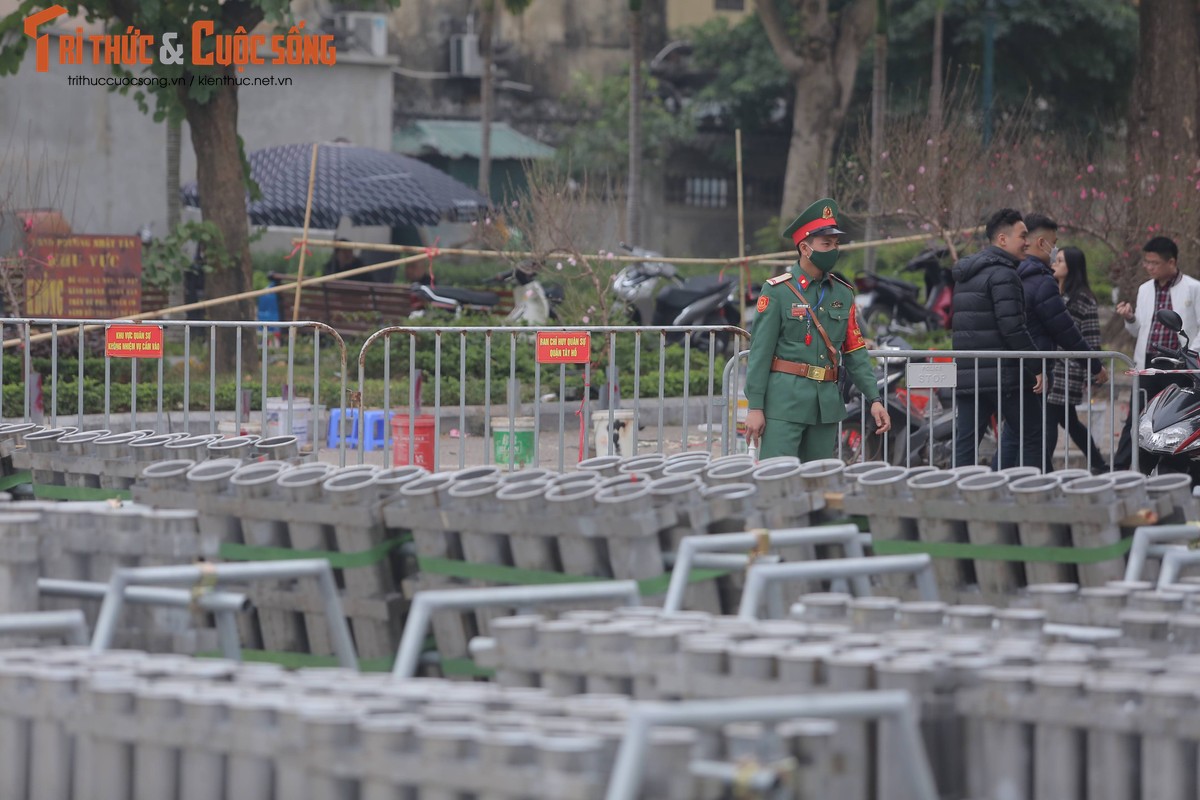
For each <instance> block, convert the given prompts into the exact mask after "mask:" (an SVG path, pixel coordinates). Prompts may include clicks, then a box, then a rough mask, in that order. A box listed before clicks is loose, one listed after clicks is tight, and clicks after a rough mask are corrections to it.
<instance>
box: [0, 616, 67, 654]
mask: <svg viewBox="0 0 1200 800" xmlns="http://www.w3.org/2000/svg"><path fill="white" fill-rule="evenodd" d="M21 633H31V634H37V635H39V636H62V637H63V638H64V639H66V641H67V644H73V645H86V644H87V641H88V632H87V619H86V618H85V617H84V616H83V612H82V611H80V610H79V609H70V610H67V611H33V612H30V613H28V614H0V635H8V634H21Z"/></svg>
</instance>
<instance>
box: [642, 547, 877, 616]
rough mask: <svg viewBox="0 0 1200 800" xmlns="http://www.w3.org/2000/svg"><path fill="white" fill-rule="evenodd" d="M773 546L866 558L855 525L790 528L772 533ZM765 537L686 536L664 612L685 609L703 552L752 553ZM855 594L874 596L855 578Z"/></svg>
mask: <svg viewBox="0 0 1200 800" xmlns="http://www.w3.org/2000/svg"><path fill="white" fill-rule="evenodd" d="M767 535H768V537H769V541H770V544H771V545H772V546H778V545H785V546H786V545H800V544H809V545H815V544H840V545H841V546H842V548H843V550H844V551H845V553H846V555H847V556H848V557H850V558H862V557H863V548H862V543H861V541H860V540H859V538H858V537H859V532H858V527H857V526H855V525H830V526H828V527H824V528H786V529H783V530H778V531H770V532H769V533H768V534H767ZM760 536H761V534H760V533H759V532H756V531H747V532H744V533H717V534H710V535H703V536H685V537H683V539H682V540H681V541H680V543H679V549H678V552H677V553H676V555H675V566H674V568H672V570H671V583H670V584H669V585H668V587H667V597H666V600H665V601H664V602H663V611H664V612H665V613H667V614H675V613H678V612H679V611H680V610H681V609H682V607H683V597H684V593H685V592H686V591H687V587H688V581H689V580H690V579H691V572H692V568H693V567H695V566H697V560H696V559H697V555H698V554H700V553H718V552H723V551H728V550H744V551H745V550H750V549H751V548H754V547H756V546H757V545H758V544H759V541H760ZM854 581H855V584H854V588H855V592H856V593H857V594H860V595H865V594H869V593H870V584H869V582H868V581H867V579H866V577H864V576H856V577H855V578H854Z"/></svg>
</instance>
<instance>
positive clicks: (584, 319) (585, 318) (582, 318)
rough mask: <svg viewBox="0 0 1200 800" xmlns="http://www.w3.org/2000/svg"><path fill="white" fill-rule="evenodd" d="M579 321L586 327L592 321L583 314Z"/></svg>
mask: <svg viewBox="0 0 1200 800" xmlns="http://www.w3.org/2000/svg"><path fill="white" fill-rule="evenodd" d="M579 321H580V322H582V323H583V324H584V325H587V324H588V323H589V322H591V321H592V318H591V317H589V316H588V315H587V314H584V315H583V316H582V317H580V318H579Z"/></svg>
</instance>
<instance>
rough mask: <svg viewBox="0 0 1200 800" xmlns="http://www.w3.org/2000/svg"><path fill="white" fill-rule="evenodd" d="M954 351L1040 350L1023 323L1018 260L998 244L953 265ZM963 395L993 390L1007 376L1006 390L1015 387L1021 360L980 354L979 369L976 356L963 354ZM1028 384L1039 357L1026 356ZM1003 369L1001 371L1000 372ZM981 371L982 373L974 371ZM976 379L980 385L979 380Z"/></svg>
mask: <svg viewBox="0 0 1200 800" xmlns="http://www.w3.org/2000/svg"><path fill="white" fill-rule="evenodd" d="M953 274H954V304H953V307H952V308H953V311H954V321H953V328H954V335H953V340H952V341H953V343H954V349H955V350H1000V351H1004V350H1037V349H1038V347H1037V345H1036V344H1035V343H1034V341H1033V337H1032V336H1030V335H1029V328H1028V326H1027V325H1026V323H1025V292H1024V290H1023V289H1022V288H1021V278H1020V276H1018V275H1017V259H1015V258H1013V257H1012V256H1010V255H1009V254H1008V253H1006V252H1004V251H1003V250H1001V249H1000V248H999V247H995V246H991V245H989V246H988V247H985V248H984V249H983V250H980V251H979V252H978V253H976V254H974V255H971V256H967V257H966V258H964V259H961V260H960V261H959V262H958V263H957V264H955V265H954V270H953ZM955 360H956V361H957V364H958V387H957V388H956V389H955V391H956V392H957V393H959V394H973V393H974V392H975V387H976V386H978V387H979V389H980V390H985V389H992V390H995V388H996V386H997V385H998V383H997V382H998V378H999V377H1003V381H1004V390H1005V392H1007V391H1008V390H1010V389H1011V390H1013V391H1016V390H1017V386H1018V372H1017V371H1018V369H1019V366H1018V364H1019V362H1018V361H1017V359H1014V358H1007V359H1001V360H1000V366H999V367H998V366H997V362H996V361H994V360H990V359H983V358H981V359H979V362H978V369H977V368H976V362H975V360H974V359H972V358H966V357H959V358H957V359H955ZM1024 367H1025V373H1026V376H1025V384H1024V385H1025V386H1026V388H1028V387H1031V386H1032V385H1033V380H1034V378H1035V377H1036V376H1037V374H1038V372H1040V371H1041V361H1040V360H1037V361H1025V362H1024ZM1001 370H1002V371H1003V372H1001ZM976 372H978V375H976ZM976 378H978V384H976Z"/></svg>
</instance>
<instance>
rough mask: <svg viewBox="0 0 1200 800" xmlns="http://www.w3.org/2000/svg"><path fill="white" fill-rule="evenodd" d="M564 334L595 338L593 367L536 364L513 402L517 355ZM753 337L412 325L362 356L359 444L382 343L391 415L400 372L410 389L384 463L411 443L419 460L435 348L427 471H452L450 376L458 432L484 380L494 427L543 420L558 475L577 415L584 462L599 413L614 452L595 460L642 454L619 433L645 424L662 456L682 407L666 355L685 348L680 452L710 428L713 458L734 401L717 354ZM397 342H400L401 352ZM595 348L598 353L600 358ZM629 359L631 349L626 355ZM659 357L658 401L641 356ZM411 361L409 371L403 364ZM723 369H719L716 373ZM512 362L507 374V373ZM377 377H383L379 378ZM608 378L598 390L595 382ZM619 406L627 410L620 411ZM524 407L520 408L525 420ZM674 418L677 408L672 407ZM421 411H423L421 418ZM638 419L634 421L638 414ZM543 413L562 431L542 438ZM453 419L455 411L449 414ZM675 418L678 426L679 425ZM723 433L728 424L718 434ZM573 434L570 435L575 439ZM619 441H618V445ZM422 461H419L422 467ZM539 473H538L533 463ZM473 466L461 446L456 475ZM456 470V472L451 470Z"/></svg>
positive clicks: (538, 437) (676, 329) (713, 331)
mask: <svg viewBox="0 0 1200 800" xmlns="http://www.w3.org/2000/svg"><path fill="white" fill-rule="evenodd" d="M538 332H541V333H559V334H573V333H574V334H587V335H588V338H589V347H590V351H591V352H590V357H589V358H588V360H587V361H585V362H582V363H577V364H571V365H568V364H566V363H554V364H550V363H547V364H543V363H536V362H535V365H534V374H533V390H532V395H531V396H532V402H525V403H519V402H518V398H513V397H511V395H513V394H514V393H517V392H519V391H520V389H519V387H518V386H517V381H518V375H517V354H518V352H520V351H527V352H532V351H534V350H535V348H536V347H537V338H536V336H537V333H538ZM451 337H456V338H457V340H458V346H459V357H458V364H457V365H456V366H457V368H456V369H455V367H453V366H452V367H450V368H449V369H446V368H444V366H443V363H442V351H443V345H444V343H445V342H446V341H447V339H448V338H451ZM748 337H749V334H747V333H746V331H744V330H742V329H740V328H736V327H733V326H706V325H697V326H663V327H651V326H631V325H625V326H607V327H605V326H594V327H586V326H585V327H570V328H567V327H543V328H538V329H536V331H535V330H534V329H530V328H527V327H498V328H487V327H451V328H443V327H436V328H433V327H430V328H422V327H405V326H396V327H391V328H384V329H383V330H381V331H378V332H376V333H374V334H372V335H371V336H370V337H369V338H368V339H367V341H366V342H365V343H364V344H363V347H362V350H361V351H360V353H359V357H358V382H359V395H358V397H359V409H358V423H359V426H360V428H359V437H360V441H361V438H362V437H363V436H364V435H367V434H368V431H367V429H366V428H365V427H364V424H365V423H364V420H365V416H366V408H365V405H364V403H365V401H364V400H363V397H364V395H365V391H364V389H365V384H366V381H367V379H368V375H367V371H366V364H367V358H368V355H369V354H371V353H372V351H373V349H374V348H376V347H379V346H382V347H383V348H384V354H383V375H382V377H383V380H384V399H383V405H384V408H393V405H392V401H391V388H392V381H393V375H394V374H396V373H397V372H398V373H399V374H401V375H405V376H406V377H407V386H408V393H407V394H408V397H407V398H406V399H407V401H408V410H409V415H408V421H409V424H408V427H407V441H404V440H403V439H402V440H401V441H399V442H396V441H393V438H392V435H391V430H390V429H391V424H390V423H391V420H390V418H386V419H385V420H384V423H383V425H384V431H383V437H382V445H383V450H384V460H385V461H387V460H388V453H389V451H390V450H391V448H392V447H400V446H402V445H407V453H409V454H413V453H415V452H416V450H417V431H416V428H417V421H416V420H417V417H418V414H419V410H420V409H421V402H420V400H421V398H420V397H419V396H418V395H417V384H418V382H419V381H418V375H419V373H420V370H419V369H418V367H417V354H418V352H426V348H429V349H432V350H433V352H434V365H433V375H432V376H431V378H432V383H433V407H432V409H429V410H427V411H426V413H428V414H430V415H431V416H432V424H433V441H434V443H435V447H434V448H433V453H432V457H433V463H432V464H422V466H427V467H429V468H430V469H433V470H435V471H436V470H439V469H444V468H447V465H445V464H443V462H442V458H441V452H440V447H438V446H437V445H440V441H441V435H442V425H443V416H444V414H443V412H445V411H448V410H449V409H447V408H445V407H444V406H443V405H442V400H441V397H442V391H443V386H444V384H445V383H446V381H447V380H448V379H453V380H456V381H457V383H458V386H459V388H460V391H459V403H458V414H457V421H456V424H457V427H458V430H459V431H465V430H466V427H467V402H466V394H467V392H466V388H467V386H468V384H469V383H470V382H472V381H478V380H479V379H480V378H482V380H483V382H484V397H483V409H484V410H483V413H484V417H485V425H487V426H489V427H490V426H492V425H494V424H498V425H499V426H500V427H501V428H502V429H504V430H507V431H509V432H510V435H511V432H512V431H514V430H516V429H517V426H516V419H517V417H518V416H521V417H527V416H531V417H532V418H533V420H535V423H534V425H533V430H532V433H533V443H532V447H533V453H534V454H537V453H538V452H539V447H540V445H541V442H542V440H543V437H544V435H546V434H549V435H550V436H553V437H555V443H556V446H557V454H558V458H557V468H558V470H559V471H562V470H564V469H565V468H566V467H567V466H568V462H567V460H566V457H565V451H566V450H567V448H568V447H569V446H570V445H571V444H574V441H573V439H574V431H573V430H570V429H572V428H574V427H575V425H574V424H571V423H569V422H568V417H569V416H575V417H577V418H578V423H577V424H578V430H579V434H578V447H579V450H580V451H581V455H580V460H582V459H584V458H587V450H588V442H589V441H590V439H591V435H592V415H593V414H594V413H598V414H606V415H607V426H608V427H607V430H608V432H609V435H608V438H609V440H610V441H612V444H611V445H610V447H609V448H608V449H607V451H606V452H597V455H621V456H624V455H636V452H624V451H623V450H622V449H621V448H622V447H623V446H624V445H623V444H622V443H621V442H623V441H627V440H626V439H625V437H621V436H619V435H618V431H619V429H620V426H622V425H634V426H644V427H646V428H655V430H656V435H655V439H656V452H660V453H661V452H664V450H665V446H666V428H667V427H668V424H669V423H668V417H667V411H668V406H672V405H675V403H674V402H673V398H671V397H669V396H668V393H667V380H666V378H667V348H668V346H670V345H674V344H678V345H680V346H681V347H682V351H683V387H682V392H681V394H682V397H681V399H680V401H679V408H678V409H677V411H678V425H679V426H680V428H681V434H680V445H681V447H682V448H683V449H685V450H686V449H688V447H689V434H690V432H691V431H692V429H693V426H696V429H697V430H700V429H701V428H702V426H703V429H704V431H705V434H704V446H706V447H707V448H708V449H709V450H710V451H711V450H712V448H713V447H714V446H718V445H721V444H722V440H721V439H720V438H719V437H720V435H721V434H720V433H718V431H724V430H726V429H727V428H728V425H726V424H725V422H726V417H727V411H728V409H729V408H730V406H729V401H728V398H729V396H730V395H728V393H727V392H726V390H725V389H726V387H725V384H721V385H720V386H719V385H718V381H719V380H720V378H721V375H722V374H723V373H722V370H723V369H725V363H724V362H725V361H726V357H725V356H724V355H720V354H718V350H721V349H722V348H728V349H729V351H730V352H736V351H737V348H738V347H739V346H740V345H741V344H742V343H743V342H744V341H748ZM394 340H400V345H399V346H396V343H395V341H394ZM405 340H407V347H405V346H404V341H405ZM597 345H599V349H600V352H599V353H597V352H596V350H597ZM472 346H475V347H479V346H482V350H483V375H478V374H472V372H471V371H470V370H469V369H468V358H467V356H468V350H469V349H470V348H471V347H472ZM626 348H631V349H632V358H633V367H632V372H631V373H630V372H622V371H621V369H620V368H619V366H618V363H617V357H618V354H619V352H620V351H621V350H625V349H626ZM693 350H699V351H700V352H702V353H704V354H705V355H704V360H705V361H706V362H707V366H706V371H705V382H706V385H707V391H706V392H705V393H704V394H703V395H702V399H703V406H702V408H699V409H696V408H693V407H692V406H691V405H690V404H689V403H690V401H691V400H692V399H693V398H694V397H695V396H696V395H695V393H693V392H692V391H691V386H690V383H691V378H692V371H693V370H692V351H693ZM394 351H399V352H398V354H396V357H397V358H398V359H400V361H401V363H400V364H399V365H398V366H399V368H398V369H394V368H393V356H394ZM626 352H628V350H626ZM644 356H645V357H646V358H647V359H649V360H651V362H652V364H653V365H654V366H652V369H655V368H656V369H657V374H658V391H657V392H656V393H653V394H643V393H642V391H641V389H642V387H641V380H642V366H643V357H644ZM405 364H406V365H407V366H405ZM719 364H720V366H718V365H719ZM505 365H507V370H505ZM505 371H507V376H508V384H507V386H508V389H507V392H508V394H509V395H510V397H508V398H504V399H498V398H496V397H494V396H493V391H492V377H493V375H497V374H504V372H505ZM375 377H379V376H375ZM599 381H602V383H600V384H599V385H597V382H599ZM593 388H596V389H598V398H597V400H595V401H593V400H592V398H591V390H592V389H593ZM547 391H549V392H551V393H553V395H554V397H553V398H552V399H551V398H548V397H547V399H543V393H544V392H547ZM568 392H570V393H575V392H579V393H580V396H578V397H576V398H575V399H571V400H567V399H566V395H567V394H568ZM618 405H620V406H621V407H620V408H617V406H618ZM493 408H495V409H497V410H499V411H501V412H503V413H504V414H507V418H504V417H503V416H501V417H500V418H498V419H496V420H493V418H492V410H493ZM518 408H520V409H522V410H521V412H520V413H518ZM672 410H673V411H674V410H676V409H672ZM414 412H417V413H414ZM630 412H632V413H631V416H630ZM543 414H548V415H550V416H551V417H554V418H557V425H554V424H553V422H552V424H551V429H550V430H549V431H544V430H543V429H542V425H541V419H542V415H543ZM447 416H449V417H450V419H453V418H454V417H453V415H452V413H451V414H450V415H447ZM674 416H675V415H674V414H672V419H673V418H674ZM718 426H720V427H718ZM569 433H570V436H571V438H570V439H569V438H568V435H569ZM488 434H490V431H489V430H487V429H485V436H487V435H488ZM617 440H619V441H617ZM488 443H489V442H488V441H486V440H485V446H484V451H483V458H484V462H483V463H484V464H485V465H487V464H490V463H491V462H492V460H493V454H492V453H491V452H489V448H488V447H487V444H488ZM723 452H725V453H727V452H729V450H728V448H727V447H723ZM364 456H365V448H361V447H360V448H359V459H360V462H361V461H362V460H363V459H364ZM417 463H420V462H419V461H418V462H417ZM532 465H533V466H538V462H537V459H536V457H535V460H534V463H533V464H532ZM465 466H466V448H465V447H462V446H460V447H459V448H458V463H457V468H458V469H463V468H464V467H465ZM508 466H509V467H510V468H511V467H513V459H512V458H511V457H510V458H509V464H508ZM451 468H452V467H451Z"/></svg>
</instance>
